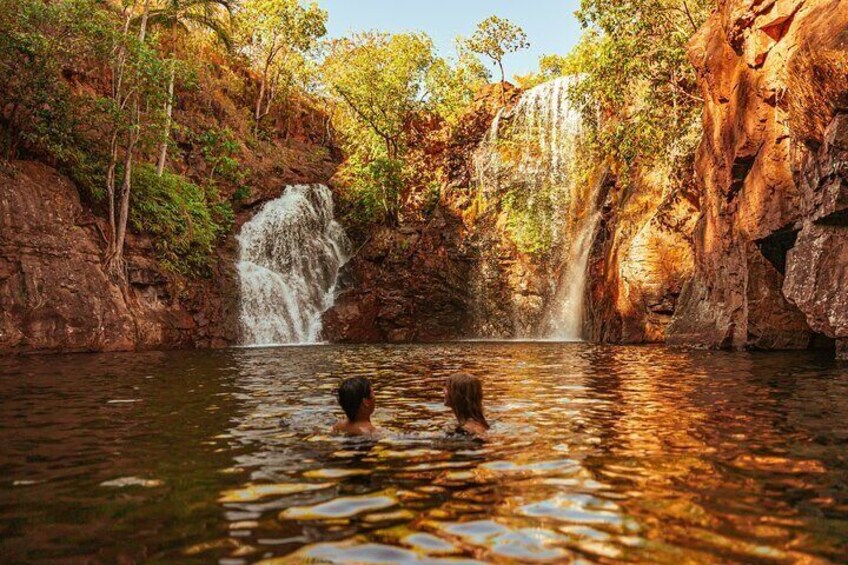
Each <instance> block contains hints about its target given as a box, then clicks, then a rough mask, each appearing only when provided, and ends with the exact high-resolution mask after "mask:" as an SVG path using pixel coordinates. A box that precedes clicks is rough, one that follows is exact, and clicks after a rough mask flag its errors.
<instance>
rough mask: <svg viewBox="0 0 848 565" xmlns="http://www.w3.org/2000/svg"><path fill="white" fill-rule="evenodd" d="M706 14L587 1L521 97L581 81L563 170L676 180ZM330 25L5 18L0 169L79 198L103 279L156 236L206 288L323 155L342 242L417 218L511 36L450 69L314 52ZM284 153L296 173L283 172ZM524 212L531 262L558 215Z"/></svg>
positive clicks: (378, 52)
mask: <svg viewBox="0 0 848 565" xmlns="http://www.w3.org/2000/svg"><path fill="white" fill-rule="evenodd" d="M710 8H711V3H709V2H708V1H707V0H626V1H624V2H615V3H609V2H604V1H601V0H583V2H582V4H581V8H580V10H579V11H578V12H577V16H578V18H579V20H580V21H581V23H582V24H583V26H584V28H585V33H584V35H583V37H582V39H581V41H580V43H579V44H578V46H577V47H576V48H575V49H574V50H573V52H572V53H570V54H568V55H567V56H564V57H563V56H558V55H552V56H549V57H545V58H543V59H542V61H540V71H539V73H538V74H537V75H535V76H532V77H524V78H523V79H522V82H523V85H524V86H532V85H533V84H536V83H538V82H540V81H542V80H546V79H549V78H551V77H554V76H561V75H571V74H577V75H579V76H580V77H581V80H580V81H578V82H577V83H576V86H575V87H574V88H573V89H572V92H571V96H572V98H573V100H574V102H575V103H576V104H578V105H579V106H580V107H581V108H582V109H583V113H584V124H585V126H586V127H585V131H586V132H587V134H588V136H587V139H586V140H584V142H583V143H581V144H580V149H579V150H580V151H581V154H582V155H581V157H580V158H579V159H577V161H579V162H583V163H588V164H589V165H587V167H586V170H585V171H582V172H578V174H585V175H586V176H587V178H588V176H590V174H591V170H594V169H595V167H596V164H597V163H605V164H606V165H608V166H610V168H611V169H612V170H614V171H615V172H617V173H619V178H620V180H621V182H624V183H626V182H627V180H628V179H629V178H630V177H631V176H632V173H633V171H634V170H637V169H639V168H640V167H641V168H644V167H650V166H652V164H654V163H657V162H674V163H676V164H677V165H676V166H675V167H673V172H674V171H677V172H678V173H680V174H681V176H682V171H686V170H690V169H691V168H690V167H688V162H687V161H688V160H689V159H690V158H691V155H692V153H693V148H694V140H695V139H696V134H697V131H698V121H697V113H698V111H699V108H700V101H699V100H698V96H697V93H696V90H695V80H694V79H695V77H694V73H693V71H692V69H691V66H690V65H689V64H688V61H687V60H686V53H685V43H686V41H687V40H688V38H689V37H690V36H691V34H692V33H693V32H694V30H695V29H696V28H697V27H698V26H699V25H700V23H701V22H702V21H703V20H704V19H705V17H706V14H707V12H708V11H709V9H710ZM326 21H327V13H326V12H325V11H323V10H321V9H320V8H318V6H317V5H316V4H315V3H314V2H313V3H307V2H301V1H300V0H133V1H129V0H123V1H122V2H118V1H115V0H111V1H108V2H98V1H96V0H57V1H55V2H45V1H43V0H0V71H2V72H0V95H1V96H2V98H3V99H4V101H5V105H4V108H3V112H2V116H0V129H2V134H3V142H2V143H3V145H2V149H3V155H4V157H5V158H6V159H9V158H13V157H16V156H34V157H36V158H41V159H45V160H47V161H49V162H51V163H54V164H56V165H58V166H59V167H60V168H61V169H63V170H64V171H65V172H67V173H68V174H69V175H70V176H71V177H72V178H74V180H75V181H76V182H77V183H78V185H79V186H80V187H81V189H82V190H84V191H85V195H86V196H87V197H88V199H89V202H90V203H91V204H92V205H93V206H94V207H95V208H96V209H98V210H99V211H100V213H101V214H102V216H103V217H104V218H105V221H106V223H107V224H108V227H109V229H108V240H109V246H108V249H107V250H106V258H107V262H108V263H109V265H110V266H111V267H112V270H113V272H114V274H115V275H116V277H117V278H121V276H122V270H123V259H122V252H123V247H124V240H125V238H126V231H127V228H128V227H129V228H132V229H133V230H135V231H139V232H144V233H148V234H151V235H154V236H155V239H156V241H157V249H158V250H159V252H160V257H161V258H162V260H163V262H164V263H165V264H166V265H167V266H168V267H169V268H171V270H173V271H175V272H178V273H182V274H186V275H202V274H204V273H208V272H209V267H210V266H211V261H212V257H213V250H214V246H215V241H216V238H217V237H219V236H220V235H222V234H224V233H226V232H227V230H228V229H229V225H230V223H231V221H232V217H233V212H232V210H233V207H234V206H237V205H238V203H239V202H240V201H242V200H244V199H247V198H250V193H251V191H252V190H255V189H256V187H257V185H261V184H262V183H263V182H268V181H266V180H265V179H268V178H279V177H281V176H285V175H284V174H282V173H281V170H282V169H285V168H286V167H287V163H289V162H290V161H292V160H293V159H296V160H299V163H298V165H300V164H301V163H302V162H303V161H304V160H305V161H306V162H313V161H315V160H316V159H317V160H320V159H321V158H323V157H324V156H325V155H326V152H327V151H328V148H329V147H330V146H333V145H335V146H338V147H339V148H340V149H341V150H342V154H343V156H344V159H343V162H342V164H341V166H340V168H339V170H338V174H337V176H336V177H335V180H336V184H337V185H338V186H339V188H340V195H341V196H342V199H343V202H342V209H343V210H344V211H345V212H346V214H347V220H348V222H354V223H357V222H358V223H360V224H361V225H366V226H367V225H372V224H374V223H388V224H398V223H400V222H402V221H404V220H405V219H412V218H415V217H421V215H422V214H423V215H425V216H426V214H427V213H428V211H429V210H430V209H432V207H433V206H434V205H435V204H436V203H437V202H438V199H439V193H440V186H441V184H442V183H443V182H444V176H445V175H444V172H443V171H441V170H439V169H438V166H437V161H434V160H433V157H432V151H433V147H440V146H441V147H444V141H445V137H446V135H447V133H446V132H449V131H450V129H451V128H452V127H454V126H456V125H457V124H458V122H459V118H460V116H462V115H463V113H464V112H465V111H466V110H467V109H468V107H469V106H470V105H471V103H472V101H473V100H474V96H475V93H477V92H478V91H479V90H480V89H481V88H482V87H483V86H484V85H486V84H488V83H489V81H490V75H489V73H488V71H487V69H486V67H485V66H484V65H483V63H482V62H481V61H480V59H479V58H478V55H482V56H485V57H488V58H490V59H491V60H492V61H494V62H495V63H496V64H497V65H498V67H499V68H500V71H501V79H503V78H505V77H504V71H503V57H504V56H505V55H506V54H508V53H510V52H513V51H515V50H518V49H522V48H524V47H526V46H527V39H526V36H525V34H524V32H523V31H522V30H521V29H520V28H518V27H517V26H515V25H514V24H512V23H510V22H508V21H506V20H502V19H499V18H496V17H492V18H489V19H488V20H485V21H484V22H482V23H481V24H480V25H479V27H478V29H477V31H476V33H475V34H474V35H473V36H472V37H471V38H470V39H468V40H462V41H460V42H459V44H458V50H457V54H456V56H455V57H453V58H451V59H446V58H443V57H441V56H439V55H438V54H437V52H436V49H435V47H434V45H433V42H432V41H431V40H430V38H429V37H428V36H427V35H425V34H421V33H405V34H396V35H390V34H386V33H381V32H368V33H359V34H354V35H351V36H349V37H345V38H342V39H335V40H332V41H322V37H323V36H324V34H325V33H326ZM501 92H503V89H501ZM502 102H505V99H504V100H502ZM319 106H320V107H321V110H317V109H316V108H317V107H319ZM305 124H306V125H305ZM293 137H297V138H298V139H297V140H292V138H293ZM298 142H304V144H302V145H303V147H302V153H303V154H304V155H305V156H301V157H295V156H293V153H292V147H293V145H294V146H296V145H297V143H298ZM440 144H441V145H440ZM322 146H324V147H322ZM524 196H527V195H520V194H519V195H515V194H513V195H512V196H511V200H509V201H506V202H505V203H504V205H505V207H506V208H507V209H510V210H513V209H514V210H519V211H522V213H521V214H519V215H518V216H516V218H513V220H514V221H513V224H514V223H515V222H516V221H517V222H519V223H520V225H521V230H520V231H521V233H522V234H524V235H523V236H522V238H523V239H526V240H528V241H525V242H524V247H525V248H526V249H528V250H532V251H533V252H540V253H541V252H544V250H545V249H547V248H549V247H550V245H551V241H550V239H551V238H550V229H546V224H549V223H550V222H551V221H552V219H551V218H550V217H549V216H550V214H551V213H555V210H556V207H554V208H552V210H553V212H551V211H550V210H549V211H548V212H546V213H539V212H537V211H533V210H531V209H530V208H527V207H526V206H522V205H521V202H522V201H523V200H522V198H524ZM535 200H539V198H535ZM410 204H411V205H410ZM528 210H529V212H528ZM519 216H520V217H519ZM513 231H515V230H513ZM519 239H521V238H519ZM522 241H523V240H522Z"/></svg>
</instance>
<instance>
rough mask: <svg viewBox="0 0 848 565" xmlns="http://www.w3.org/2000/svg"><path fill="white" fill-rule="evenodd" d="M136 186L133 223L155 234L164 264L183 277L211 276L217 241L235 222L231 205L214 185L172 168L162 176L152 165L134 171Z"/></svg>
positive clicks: (132, 213)
mask: <svg viewBox="0 0 848 565" xmlns="http://www.w3.org/2000/svg"><path fill="white" fill-rule="evenodd" d="M133 190H134V198H133V199H132V207H131V210H130V222H131V223H132V225H133V227H134V228H135V229H137V230H139V231H142V232H145V233H148V234H150V235H151V236H153V238H154V246H155V248H156V251H157V253H158V254H159V257H160V260H161V261H162V263H163V265H165V266H166V267H167V268H169V269H171V270H173V271H175V272H177V273H180V274H183V275H188V276H205V275H208V274H209V266H210V264H211V261H212V258H213V252H214V244H215V241H216V240H217V238H218V237H219V236H221V235H222V234H224V233H226V232H227V231H228V230H229V229H230V227H231V226H232V223H233V211H232V208H231V207H230V205H229V203H228V202H226V201H222V200H221V199H220V197H219V195H218V193H217V191H216V190H214V189H210V188H207V189H205V190H204V189H203V188H201V187H200V186H198V185H196V184H193V183H191V182H189V181H188V180H186V179H185V178H183V177H181V176H179V175H175V174H171V173H167V172H166V173H164V174H163V175H162V176H158V175H157V174H156V168H155V167H153V166H152V165H147V164H145V165H141V166H139V167H136V169H135V170H134V171H133Z"/></svg>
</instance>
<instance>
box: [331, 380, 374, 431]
mask: <svg viewBox="0 0 848 565" xmlns="http://www.w3.org/2000/svg"><path fill="white" fill-rule="evenodd" d="M370 396H371V381H369V380H368V379H366V378H365V377H351V378H349V379H345V380H344V381H342V384H341V385H339V392H338V397H339V404H340V405H341V407H342V410H344V413H345V414H346V415H347V419H348V421H350V422H353V421H354V420H355V419H356V413H357V412H358V411H359V407H360V406H362V402H363V401H364V400H365V399H366V398H368V397H370Z"/></svg>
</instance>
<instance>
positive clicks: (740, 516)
mask: <svg viewBox="0 0 848 565" xmlns="http://www.w3.org/2000/svg"><path fill="white" fill-rule="evenodd" d="M457 370H463V371H468V372H471V373H474V374H477V375H480V376H481V377H482V378H483V380H484V382H485V384H484V386H485V391H486V396H487V407H488V413H489V416H490V418H491V419H492V420H493V421H494V422H495V425H494V427H493V431H492V434H491V437H490V438H489V440H488V441H487V442H485V443H480V442H475V441H470V440H468V439H463V438H458V437H454V436H453V435H452V434H451V433H450V432H451V430H452V429H453V422H452V421H451V417H450V414H449V412H447V410H446V408H444V407H443V406H442V404H441V390H442V382H443V379H444V377H445V376H446V375H448V374H450V373H451V372H453V371H457ZM349 375H366V376H368V377H370V378H371V379H372V380H373V382H374V384H375V388H376V391H377V400H378V412H377V420H378V423H379V424H380V425H382V426H383V427H384V428H385V430H386V433H385V435H384V436H383V437H382V438H381V439H379V440H376V441H362V440H360V441H356V440H345V439H341V438H335V437H331V436H329V435H327V434H326V430H327V429H328V427H329V426H330V425H331V424H332V423H333V422H334V421H335V419H336V418H337V417H338V416H339V411H338V409H337V408H336V406H335V404H334V400H333V396H332V395H333V390H334V388H335V387H336V386H337V383H338V382H339V379H340V378H342V377H345V376H349ZM0 446H2V449H0V556H2V559H0V561H2V562H3V563H57V562H61V563H131V562H148V563H221V564H241V563H257V562H261V563H272V564H273V563H304V564H305V563H475V562H483V563H486V562H494V563H522V562H542V563H544V562H551V563H572V562H573V563H617V562H633V563H840V562H845V560H846V559H845V556H846V555H848V367H847V366H846V365H844V364H843V365H840V364H839V363H837V362H834V361H832V360H829V359H828V358H826V357H822V356H817V355H815V354H807V353H803V354H783V353H770V354H729V353H709V352H684V351H674V350H667V349H663V348H645V347H643V348H628V347H594V346H587V345H581V344H553V343H533V344H513V343H510V344H503V343H501V344H487V343H465V344H451V345H441V346H423V345H422V346H403V347H397V346H355V347H349V346H327V347H311V348H281V349H247V350H230V351H219V352H178V353H144V354H120V355H77V356H54V357H33V358H12V359H10V358H5V359H2V368H0Z"/></svg>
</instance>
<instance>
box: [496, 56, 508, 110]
mask: <svg viewBox="0 0 848 565" xmlns="http://www.w3.org/2000/svg"><path fill="white" fill-rule="evenodd" d="M498 67H500V69H501V104H506V92H505V90H506V88H505V87H504V85H505V84H506V74H505V73H504V68H503V61H502V60H500V59H498Z"/></svg>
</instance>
